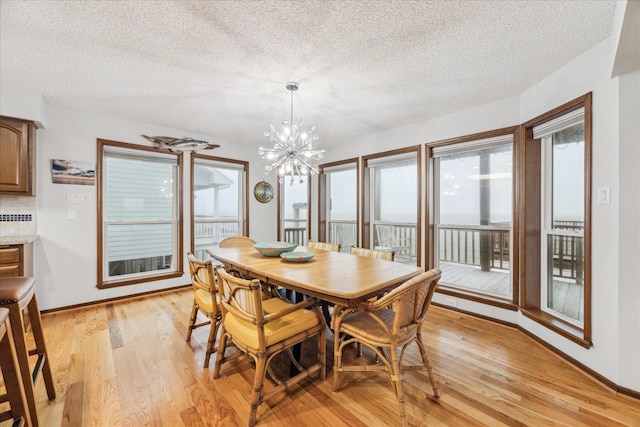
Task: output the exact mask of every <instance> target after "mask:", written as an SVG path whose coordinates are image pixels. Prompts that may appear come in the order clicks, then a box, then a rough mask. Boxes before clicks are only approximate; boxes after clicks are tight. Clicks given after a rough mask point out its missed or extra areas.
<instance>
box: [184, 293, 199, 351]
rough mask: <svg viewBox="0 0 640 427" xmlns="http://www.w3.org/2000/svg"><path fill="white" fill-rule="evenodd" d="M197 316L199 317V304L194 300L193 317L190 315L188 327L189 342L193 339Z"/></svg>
mask: <svg viewBox="0 0 640 427" xmlns="http://www.w3.org/2000/svg"><path fill="white" fill-rule="evenodd" d="M196 317H198V305H197V304H196V301H195V300H193V307H192V308H191V317H189V327H188V328H187V342H189V341H191V333H192V332H193V329H194V328H193V325H195V324H196Z"/></svg>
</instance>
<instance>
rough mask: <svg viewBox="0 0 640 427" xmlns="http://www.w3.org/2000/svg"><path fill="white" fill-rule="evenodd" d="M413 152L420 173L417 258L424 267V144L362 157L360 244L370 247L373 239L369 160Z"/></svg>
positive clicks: (418, 185)
mask: <svg viewBox="0 0 640 427" xmlns="http://www.w3.org/2000/svg"><path fill="white" fill-rule="evenodd" d="M413 152H415V153H416V169H417V175H418V176H417V179H418V182H417V193H418V194H417V197H418V200H417V212H416V220H417V224H416V258H417V265H418V267H422V145H413V146H409V147H404V148H399V149H396V150H389V151H382V152H379V153H374V154H370V155H367V156H363V157H362V169H361V172H360V173H361V179H360V205H361V206H362V214H361V218H360V227H361V229H360V230H361V231H360V235H361V241H360V244H361V246H362V247H364V248H368V247H369V242H370V241H371V239H370V237H371V234H370V233H371V198H370V197H369V190H370V188H371V184H370V177H371V168H370V167H369V162H370V161H371V160H374V159H379V158H383V157H390V156H396V155H401V154H406V153H413Z"/></svg>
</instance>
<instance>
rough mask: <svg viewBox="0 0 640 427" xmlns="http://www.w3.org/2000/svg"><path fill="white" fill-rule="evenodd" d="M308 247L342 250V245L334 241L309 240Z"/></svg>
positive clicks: (334, 250)
mask: <svg viewBox="0 0 640 427" xmlns="http://www.w3.org/2000/svg"><path fill="white" fill-rule="evenodd" d="M307 247H308V248H313V249H321V250H323V251H331V252H340V245H336V244H333V243H325V242H314V241H313V240H309V242H307Z"/></svg>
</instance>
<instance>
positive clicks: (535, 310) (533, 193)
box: [518, 92, 593, 348]
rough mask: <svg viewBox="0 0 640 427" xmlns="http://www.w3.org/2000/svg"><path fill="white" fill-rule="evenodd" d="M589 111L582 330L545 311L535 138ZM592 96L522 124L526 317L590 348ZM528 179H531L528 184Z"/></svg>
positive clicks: (522, 277)
mask: <svg viewBox="0 0 640 427" xmlns="http://www.w3.org/2000/svg"><path fill="white" fill-rule="evenodd" d="M583 107H584V143H585V153H584V176H585V183H584V192H585V194H584V204H585V206H584V265H585V269H584V321H583V327H582V328H578V327H576V326H574V325H571V324H569V323H568V322H564V321H563V320H562V319H559V318H557V317H555V316H553V315H552V314H549V313H546V312H543V311H542V310H541V307H540V305H541V302H540V297H541V296H540V286H541V283H540V282H541V277H540V274H541V273H540V271H541V265H540V262H541V261H540V258H541V256H540V239H541V238H542V237H541V218H540V212H541V208H542V205H541V203H542V201H541V189H540V185H541V183H540V181H541V142H540V140H539V139H533V128H534V127H535V126H538V125H540V124H543V123H546V122H548V121H550V120H553V119H555V118H558V117H561V116H563V115H565V114H567V113H570V112H571V111H574V110H577V109H579V108H583ZM592 110H593V109H592V93H591V92H589V93H587V94H586V95H583V96H580V97H578V98H576V99H573V100H571V101H569V102H567V103H565V104H563V105H561V106H559V107H557V108H554V109H553V110H551V111H548V112H546V113H544V114H542V115H540V116H538V117H535V118H533V119H531V120H529V121H527V122H526V123H524V124H522V125H521V128H520V135H521V138H520V142H519V158H518V162H519V166H520V176H519V178H520V182H519V185H518V187H519V194H520V197H519V200H518V209H519V215H518V216H519V217H520V218H521V219H522V220H521V221H520V226H519V228H520V235H521V236H523V238H522V239H521V240H519V241H518V243H519V245H520V253H521V254H522V257H521V258H520V263H519V264H520V295H521V297H520V301H519V305H520V308H521V310H522V313H523V314H524V315H525V316H527V317H528V318H530V319H531V320H534V321H535V322H537V323H540V324H541V325H543V326H545V327H547V328H549V329H551V330H553V331H554V332H556V333H558V334H560V335H562V336H563V337H565V338H567V339H570V340H571V341H573V342H575V343H577V344H579V345H581V346H583V347H585V348H589V346H591V335H592V322H591V262H592V261H591V187H592V184H591V181H592V177H591V176H592V169H591V163H592V148H591V147H592V122H593V120H592ZM527 178H528V179H527Z"/></svg>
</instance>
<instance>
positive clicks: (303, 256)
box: [280, 252, 313, 262]
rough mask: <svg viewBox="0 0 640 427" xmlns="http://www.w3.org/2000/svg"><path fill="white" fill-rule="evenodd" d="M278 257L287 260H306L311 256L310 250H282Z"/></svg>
mask: <svg viewBox="0 0 640 427" xmlns="http://www.w3.org/2000/svg"><path fill="white" fill-rule="evenodd" d="M280 258H282V259H284V260H285V261H289V262H307V261H309V260H310V259H311V258H313V253H311V252H283V253H281V254H280Z"/></svg>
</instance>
